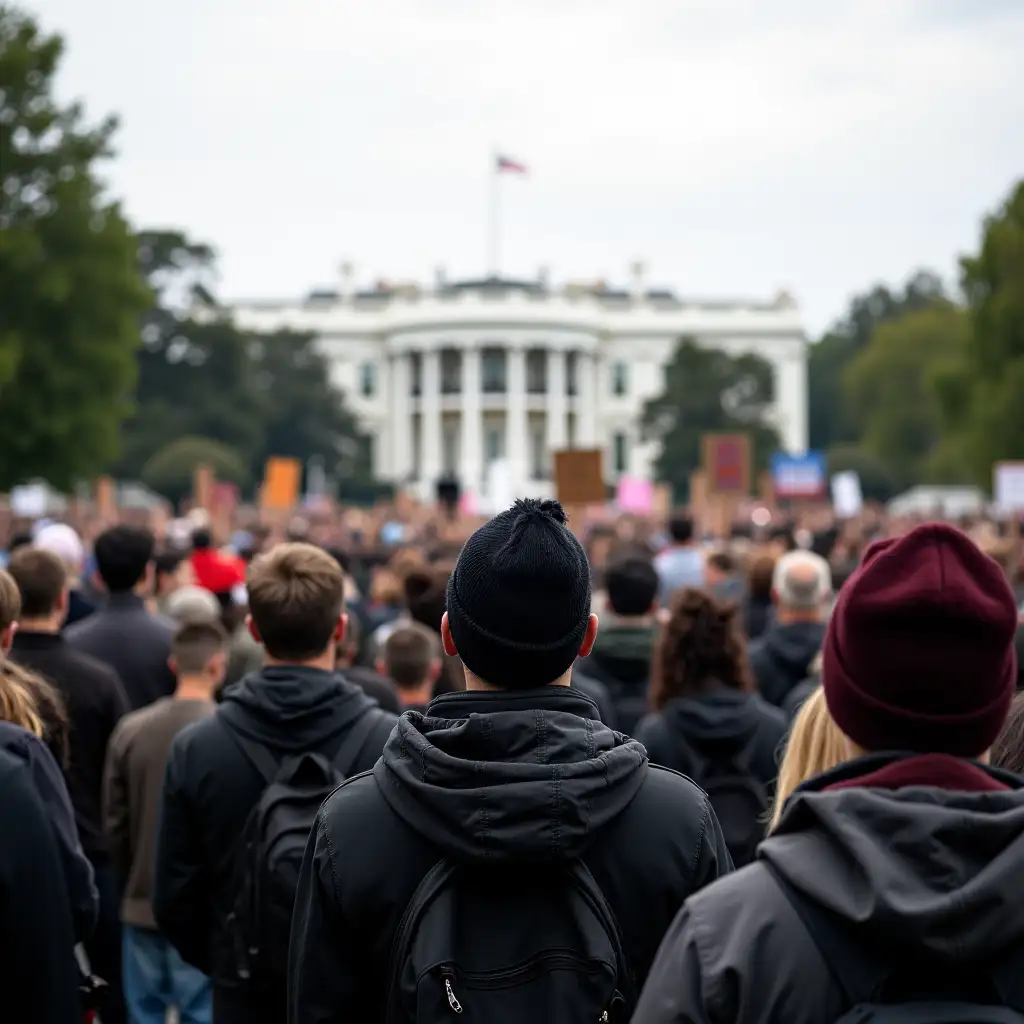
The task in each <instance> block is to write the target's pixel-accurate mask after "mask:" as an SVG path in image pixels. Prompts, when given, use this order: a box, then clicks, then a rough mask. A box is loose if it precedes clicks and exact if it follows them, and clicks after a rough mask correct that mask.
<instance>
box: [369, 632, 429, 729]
mask: <svg viewBox="0 0 1024 1024" xmlns="http://www.w3.org/2000/svg"><path fill="white" fill-rule="evenodd" d="M377 671H378V672H379V673H380V674H381V675H382V676H385V677H386V678H388V679H390V680H391V681H392V682H393V683H394V684H395V686H396V687H397V689H398V699H399V701H400V703H401V705H402V710H403V711H418V712H419V713H420V714H423V712H425V711H426V710H427V705H428V704H429V703H430V701H431V700H432V699H433V696H434V683H436V682H437V677H438V676H439V675H440V674H441V647H440V641H439V640H438V638H437V637H436V636H435V635H434V634H433V633H431V632H430V630H428V629H427V627H426V626H424V625H422V624H421V623H419V622H407V623H404V624H403V625H400V626H399V627H398V628H397V629H395V630H394V631H393V632H392V633H391V635H390V636H389V637H388V638H387V640H385V641H384V649H383V651H382V652H381V656H380V658H378V659H377Z"/></svg>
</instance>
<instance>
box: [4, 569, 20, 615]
mask: <svg viewBox="0 0 1024 1024" xmlns="http://www.w3.org/2000/svg"><path fill="white" fill-rule="evenodd" d="M20 614H21V594H20V592H19V591H18V584H17V583H15V582H14V577H12V576H11V574H10V573H7V572H4V571H3V569H0V630H4V629H6V628H7V627H8V626H9V625H10V624H11V623H12V622H17V621H18V616H19V615H20Z"/></svg>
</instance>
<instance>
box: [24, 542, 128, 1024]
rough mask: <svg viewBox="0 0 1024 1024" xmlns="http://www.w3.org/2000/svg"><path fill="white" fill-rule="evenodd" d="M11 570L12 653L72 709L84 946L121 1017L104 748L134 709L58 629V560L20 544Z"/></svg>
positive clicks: (112, 679)
mask: <svg viewBox="0 0 1024 1024" xmlns="http://www.w3.org/2000/svg"><path fill="white" fill-rule="evenodd" d="M8 571H9V573H10V575H11V576H12V578H13V579H14V581H15V582H16V583H17V585H18V590H19V592H20V593H21V614H20V616H19V628H18V632H17V633H16V634H15V635H14V643H13V645H12V647H11V658H12V659H13V660H14V661H17V662H18V663H19V664H21V665H24V666H25V667H26V668H29V669H31V670H32V671H34V672H36V673H38V674H39V675H41V676H42V677H43V678H44V679H46V680H47V681H48V682H49V683H51V684H52V685H53V686H54V687H55V688H56V689H57V690H58V691H59V692H60V694H61V697H62V698H63V700H64V704H65V706H66V708H67V714H68V723H69V727H70V728H69V730H68V747H69V757H68V764H67V767H66V769H65V772H64V777H65V779H66V780H67V786H68V793H69V795H70V796H71V803H72V806H73V807H74V810H75V824H76V825H77V827H78V836H79V839H80V840H81V843H82V850H83V852H84V853H85V855H86V857H88V858H89V862H90V863H91V864H92V867H93V873H94V875H95V878H96V889H97V891H98V892H99V897H100V904H99V917H98V920H97V923H96V928H95V929H94V931H93V934H92V936H91V937H90V939H89V940H88V942H87V943H86V949H87V951H88V954H89V960H90V963H91V966H92V969H93V971H94V972H95V973H96V974H98V975H99V976H100V977H102V978H103V979H104V980H105V981H106V982H107V983H108V984H109V985H110V993H109V1001H108V1004H107V1009H106V1010H105V1015H106V1016H107V1017H109V1018H110V1019H111V1020H114V1021H117V1020H123V1019H124V1016H123V1008H122V1003H121V998H120V976H121V974H120V962H121V931H120V925H119V923H118V916H117V904H118V886H117V879H116V877H115V874H114V871H113V867H112V865H111V863H110V852H109V848H108V845H107V841H106V837H105V836H104V833H103V817H102V811H101V807H102V799H103V764H104V761H105V759H106V756H107V745H108V743H109V742H110V737H111V735H112V733H113V732H114V729H115V727H116V725H117V723H118V721H119V719H120V718H121V716H122V715H124V714H125V712H127V711H128V710H129V708H128V699H127V697H126V696H125V693H124V690H123V688H122V686H121V681H120V679H118V677H117V673H116V672H115V671H114V670H113V669H111V668H110V666H109V665H105V664H104V663H103V662H102V661H99V660H98V659H96V658H93V657H90V656H89V655H88V654H83V653H82V652H81V651H78V650H76V649H75V648H74V647H73V646H72V644H71V643H70V642H69V641H68V639H67V638H66V635H65V634H62V633H61V626H62V625H63V622H64V616H65V614H66V612H67V609H68V600H69V598H68V587H67V575H66V572H65V569H64V565H63V564H62V562H61V560H60V559H59V558H58V557H57V556H56V555H54V554H51V553H50V552H49V551H41V550H39V549H38V548H35V547H22V548H19V549H18V550H17V551H16V552H15V553H14V554H13V555H12V556H11V562H10V565H9V566H8ZM92 618H93V616H90V618H89V619H86V620H84V621H83V623H82V626H85V625H86V624H88V623H89V622H90V621H91V620H92ZM119 1013H120V1016H118V1014H119Z"/></svg>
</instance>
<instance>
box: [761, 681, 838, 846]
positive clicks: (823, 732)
mask: <svg viewBox="0 0 1024 1024" xmlns="http://www.w3.org/2000/svg"><path fill="white" fill-rule="evenodd" d="M847 756H848V755H847V752H846V742H845V737H844V736H843V734H842V732H840V730H839V726H838V725H836V723H835V722H834V721H833V720H832V716H831V715H830V714H829V713H828V705H827V704H826V703H825V691H824V690H823V689H822V688H821V687H820V686H819V687H818V688H817V689H816V690H815V691H814V693H812V694H811V695H810V697H808V698H807V700H805V701H804V703H803V706H802V707H801V708H800V711H799V712H798V713H797V716H796V718H795V719H794V720H793V726H792V728H791V729H790V731H789V739H788V740H787V741H786V753H785V755H784V756H783V758H782V764H781V765H780V766H779V781H778V783H777V784H776V787H775V806H774V807H773V808H772V817H771V823H770V824H769V826H768V831H769V832H774V831H775V829H776V828H777V827H778V824H779V819H780V818H781V817H782V808H783V807H784V806H785V803H786V800H787V799H788V798H789V796H790V794H792V792H793V790H795V789H796V788H797V786H799V785H800V784H801V783H802V782H806V781H807V780H808V779H809V778H812V777H813V776H815V775H820V774H821V773H822V772H827V771H828V770H829V769H830V768H835V766H836V765H837V764H842V762H843V761H845V760H846V759H847Z"/></svg>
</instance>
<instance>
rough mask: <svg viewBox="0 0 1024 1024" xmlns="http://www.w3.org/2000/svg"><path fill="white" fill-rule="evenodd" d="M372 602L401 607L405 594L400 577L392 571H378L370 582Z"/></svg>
mask: <svg viewBox="0 0 1024 1024" xmlns="http://www.w3.org/2000/svg"><path fill="white" fill-rule="evenodd" d="M370 600H371V601H373V602H374V603H375V604H388V605H401V604H402V603H403V602H404V600H405V592H404V591H403V589H402V581H401V579H400V578H399V577H398V575H397V574H396V573H394V572H392V571H391V570H390V569H378V570H377V571H376V572H375V573H374V574H373V580H372V581H371V582H370Z"/></svg>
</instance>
